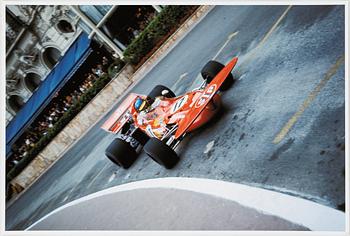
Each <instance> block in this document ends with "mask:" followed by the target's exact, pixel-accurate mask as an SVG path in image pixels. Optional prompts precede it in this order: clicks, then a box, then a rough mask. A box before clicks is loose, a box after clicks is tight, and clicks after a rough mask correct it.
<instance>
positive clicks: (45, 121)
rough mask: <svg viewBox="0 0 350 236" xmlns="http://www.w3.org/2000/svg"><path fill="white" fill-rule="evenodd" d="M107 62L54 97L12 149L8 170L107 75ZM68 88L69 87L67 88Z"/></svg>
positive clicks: (103, 62) (103, 59)
mask: <svg viewBox="0 0 350 236" xmlns="http://www.w3.org/2000/svg"><path fill="white" fill-rule="evenodd" d="M109 65H110V63H109V60H108V59H107V58H106V57H103V58H102V62H101V63H98V64H97V65H96V66H94V67H93V68H92V69H91V71H90V72H88V73H85V74H84V79H82V80H80V83H78V84H77V85H75V86H74V88H73V89H71V88H68V89H69V90H70V91H67V90H68V89H66V91H60V92H57V93H56V94H55V95H54V98H53V99H52V102H51V103H50V104H49V106H48V107H47V108H46V109H45V111H44V112H43V115H42V116H40V118H38V119H37V120H36V121H35V122H34V123H33V124H32V125H31V126H30V127H29V128H28V129H27V130H26V132H25V134H24V139H21V142H20V144H19V145H18V144H17V146H18V147H16V148H15V149H14V152H13V156H12V158H11V162H10V163H9V166H8V167H9V168H12V167H13V166H15V165H16V164H17V163H18V162H19V161H20V160H21V159H22V158H23V157H25V156H26V155H27V154H28V151H29V150H30V149H31V148H33V147H35V143H36V142H38V141H39V140H40V138H41V137H43V136H45V135H47V134H48V132H49V130H50V128H52V127H53V126H54V124H55V123H56V122H57V121H58V120H59V119H60V118H61V117H62V116H63V114H64V113H65V112H67V111H68V110H69V108H70V107H71V106H72V105H73V104H74V103H75V102H77V101H78V100H79V98H80V96H81V95H82V94H84V93H86V91H88V90H89V89H90V88H91V87H92V86H93V85H94V83H95V82H96V81H97V80H98V79H99V78H100V77H101V76H104V75H107V72H108V66H109ZM68 87H70V86H68Z"/></svg>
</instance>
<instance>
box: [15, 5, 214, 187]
mask: <svg viewBox="0 0 350 236" xmlns="http://www.w3.org/2000/svg"><path fill="white" fill-rule="evenodd" d="M212 8H213V6H201V7H199V9H197V11H196V12H195V13H194V14H193V15H192V16H191V17H189V19H187V20H186V21H185V23H184V24H183V25H182V26H181V27H180V28H179V29H178V30H177V31H176V32H175V33H174V34H173V35H172V36H171V37H170V38H169V39H168V40H167V41H166V42H165V43H164V44H163V45H162V46H161V47H160V48H159V49H158V50H157V51H156V52H155V53H154V54H153V55H152V56H151V57H150V58H149V59H148V60H147V61H146V62H145V63H144V64H143V65H142V66H141V67H140V68H139V69H138V70H137V71H136V72H135V71H134V69H133V68H132V67H131V66H125V67H124V68H123V70H122V71H121V73H119V74H118V75H117V76H116V77H115V78H114V79H113V80H112V81H111V82H110V83H109V84H108V85H107V86H106V87H105V88H104V89H102V90H101V91H100V93H99V94H97V95H96V97H95V98H94V99H93V100H92V101H90V103H89V104H88V105H86V106H85V107H84V109H83V110H82V111H80V113H79V114H78V115H77V116H76V117H75V118H74V119H73V120H72V121H71V122H70V123H69V124H68V125H67V126H66V127H65V128H64V129H63V130H62V131H61V132H60V133H59V134H58V135H57V136H56V137H55V138H54V139H53V140H52V141H51V142H50V143H49V144H48V145H47V146H46V147H45V148H44V149H43V150H42V151H41V152H40V153H39V155H38V156H37V157H36V158H35V159H34V160H33V161H32V162H31V163H30V164H29V165H28V166H27V167H26V168H25V169H24V170H23V171H22V172H21V173H20V174H19V175H18V176H17V177H16V178H15V179H13V180H12V181H11V184H12V185H14V186H18V187H19V189H26V188H27V187H28V186H30V185H31V184H32V183H33V182H34V181H35V180H36V179H37V178H38V177H40V175H42V174H43V173H44V172H45V171H46V170H48V169H49V168H50V166H51V165H52V164H53V163H54V162H55V161H57V160H58V159H59V158H60V157H61V156H62V155H63V153H64V152H65V151H66V150H68V149H69V148H70V147H71V146H72V145H73V144H74V142H75V141H76V140H78V139H79V138H80V137H82V136H83V135H84V134H85V132H87V131H88V130H89V128H90V127H91V126H92V125H93V124H95V123H96V122H97V121H98V120H99V119H100V118H101V116H102V115H103V114H104V113H105V112H107V111H108V110H109V109H110V107H111V106H112V104H113V103H114V102H115V101H116V99H117V98H118V97H119V96H120V95H122V94H123V92H124V91H125V90H126V89H127V88H128V87H129V86H130V85H131V84H132V83H134V82H135V81H138V80H139V79H141V78H142V77H143V76H144V75H145V74H146V73H147V72H149V71H150V70H151V69H152V68H153V67H154V66H155V65H156V64H157V63H158V62H159V61H160V60H161V59H162V58H163V57H164V56H165V55H166V54H167V53H169V52H170V50H171V49H172V48H174V47H175V46H176V44H177V43H178V42H179V41H180V40H181V39H182V38H183V37H184V36H185V35H186V33H188V32H189V31H190V30H191V29H192V28H193V27H194V26H195V25H196V24H197V23H198V22H199V20H200V19H202V18H203V17H204V16H205V15H206V14H207V13H208V12H209V11H210V10H211V9H212Z"/></svg>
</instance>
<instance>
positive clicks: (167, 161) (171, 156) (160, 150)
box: [143, 138, 179, 169]
mask: <svg viewBox="0 0 350 236" xmlns="http://www.w3.org/2000/svg"><path fill="white" fill-rule="evenodd" d="M143 150H144V151H145V152H146V153H147V155H148V156H150V157H151V158H152V159H153V160H154V161H156V162H157V163H158V164H160V165H162V166H164V167H165V168H167V169H171V168H173V167H174V166H175V165H176V163H178V162H179V157H178V155H177V154H176V152H175V151H174V150H173V149H172V148H171V147H169V146H168V145H166V144H165V143H163V142H162V141H161V140H159V139H157V138H150V139H149V140H148V142H147V143H146V145H145V146H144V147H143Z"/></svg>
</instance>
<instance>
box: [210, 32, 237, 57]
mask: <svg viewBox="0 0 350 236" xmlns="http://www.w3.org/2000/svg"><path fill="white" fill-rule="evenodd" d="M238 32H239V31H236V32H234V33H232V34H230V35H229V36H228V37H227V40H226V42H225V43H224V44H223V45H222V46H221V48H220V49H219V51H218V52H217V53H216V55H215V56H214V57H213V59H212V60H215V59H216V58H217V57H218V56H219V54H220V53H221V52H222V50H224V48H225V47H226V45H227V44H228V43H229V42H230V41H231V40H232V39H233V38H234V37H235V36H236V35H237V34H238Z"/></svg>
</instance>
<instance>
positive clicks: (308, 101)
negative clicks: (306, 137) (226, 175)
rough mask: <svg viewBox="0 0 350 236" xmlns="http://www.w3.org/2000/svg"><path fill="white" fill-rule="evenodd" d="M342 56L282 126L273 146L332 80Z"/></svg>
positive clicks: (342, 61)
mask: <svg viewBox="0 0 350 236" xmlns="http://www.w3.org/2000/svg"><path fill="white" fill-rule="evenodd" d="M344 59H345V57H344V55H342V56H341V57H339V58H338V59H337V61H336V62H335V64H333V65H332V67H331V68H330V69H329V70H328V71H327V73H326V75H325V77H324V78H323V79H322V80H321V81H320V83H319V84H318V85H317V86H316V87H315V88H314V90H313V91H312V92H311V93H310V94H309V96H308V97H307V98H306V99H305V101H304V102H303V104H302V105H301V106H300V108H299V110H298V111H297V112H296V113H295V114H294V115H293V116H292V117H291V118H290V119H289V121H288V122H287V123H286V124H285V125H284V127H283V128H282V129H281V131H280V132H279V133H278V134H277V136H276V137H275V139H274V140H273V143H274V144H277V143H279V142H281V141H282V139H283V138H284V137H285V136H286V135H287V133H288V132H289V131H290V129H291V128H292V127H293V125H294V124H295V123H296V122H297V121H298V119H299V117H300V116H301V115H302V114H303V113H304V111H305V110H306V108H307V107H308V106H309V105H310V104H311V102H312V101H313V100H314V99H315V98H316V96H317V95H318V93H319V92H320V91H321V89H322V88H323V87H324V86H325V85H326V83H327V82H328V81H329V80H330V79H331V78H332V76H333V75H334V74H335V73H336V72H337V70H338V68H339V67H340V66H341V65H342V64H343V63H344Z"/></svg>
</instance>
